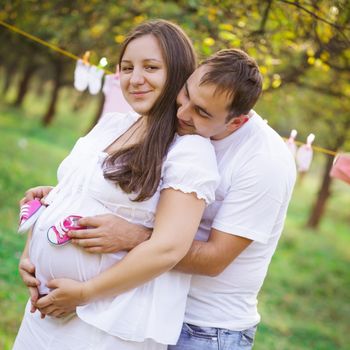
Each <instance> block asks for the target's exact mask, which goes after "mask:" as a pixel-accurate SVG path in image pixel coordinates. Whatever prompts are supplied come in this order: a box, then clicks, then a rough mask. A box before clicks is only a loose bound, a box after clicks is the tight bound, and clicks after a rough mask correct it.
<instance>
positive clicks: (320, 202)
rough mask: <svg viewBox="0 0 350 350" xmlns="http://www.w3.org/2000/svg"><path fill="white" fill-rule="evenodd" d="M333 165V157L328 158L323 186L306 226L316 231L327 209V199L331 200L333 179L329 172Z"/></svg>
mask: <svg viewBox="0 0 350 350" xmlns="http://www.w3.org/2000/svg"><path fill="white" fill-rule="evenodd" d="M332 165H333V157H332V156H327V162H326V166H325V168H324V174H323V180H322V184H321V187H320V190H319V192H318V196H317V199H316V201H315V203H314V205H313V208H312V211H311V214H310V216H309V219H308V222H307V224H306V226H307V227H310V228H313V229H315V228H317V227H318V225H319V223H320V221H321V218H322V215H323V213H324V210H325V208H326V202H327V199H328V198H329V196H330V194H331V183H332V179H331V177H330V176H329V172H330V170H331V168H332Z"/></svg>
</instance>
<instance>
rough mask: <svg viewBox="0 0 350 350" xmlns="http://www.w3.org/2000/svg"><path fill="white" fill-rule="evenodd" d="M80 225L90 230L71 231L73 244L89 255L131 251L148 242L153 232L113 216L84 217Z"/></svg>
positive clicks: (69, 233)
mask: <svg viewBox="0 0 350 350" xmlns="http://www.w3.org/2000/svg"><path fill="white" fill-rule="evenodd" d="M79 225H82V226H87V227H89V229H86V230H79V231H70V232H68V235H69V236H70V237H71V238H72V243H73V244H75V245H77V246H79V247H81V248H83V249H84V250H86V251H87V252H89V253H98V254H102V253H116V252H119V251H121V250H124V251H129V250H131V249H133V248H135V247H136V246H138V245H139V244H140V243H142V242H144V241H146V240H148V239H149V238H150V236H151V234H152V230H151V229H149V228H147V227H144V226H141V225H136V224H132V223H130V222H128V221H126V220H124V219H122V218H121V217H119V216H116V215H113V214H104V215H96V216H90V217H84V218H82V219H80V220H79Z"/></svg>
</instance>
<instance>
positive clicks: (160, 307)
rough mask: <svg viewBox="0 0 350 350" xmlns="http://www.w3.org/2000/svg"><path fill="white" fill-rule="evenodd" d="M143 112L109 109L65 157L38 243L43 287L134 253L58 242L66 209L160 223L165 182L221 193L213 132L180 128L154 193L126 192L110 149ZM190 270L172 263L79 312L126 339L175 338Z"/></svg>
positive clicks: (33, 249) (35, 252)
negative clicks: (109, 168) (54, 233)
mask: <svg viewBox="0 0 350 350" xmlns="http://www.w3.org/2000/svg"><path fill="white" fill-rule="evenodd" d="M138 118H139V116H138V115H137V114H135V113H134V112H132V113H128V114H119V113H113V114H108V115H106V116H104V118H102V119H101V121H100V122H99V123H98V124H97V125H96V126H95V128H94V129H93V130H92V131H91V132H90V133H89V134H88V135H87V136H85V137H82V138H81V139H79V140H78V142H77V143H76V145H75V146H74V148H73V150H72V151H71V153H70V155H69V156H68V157H67V158H66V159H65V160H64V161H63V162H62V163H61V165H60V167H59V169H58V180H59V182H58V185H57V186H56V187H55V189H53V190H52V191H51V192H50V194H49V196H48V198H47V201H48V202H49V203H50V205H49V206H48V207H47V208H46V209H45V211H44V212H43V213H42V215H41V216H40V217H39V219H38V221H37V222H36V224H35V227H34V230H33V236H32V240H31V245H30V258H31V260H32V262H33V264H34V265H35V266H36V276H37V278H38V279H39V280H40V281H41V285H40V287H39V289H40V293H41V294H46V293H47V292H48V290H47V287H46V286H45V285H46V282H47V281H48V280H50V279H53V278H71V279H74V280H78V281H86V280H89V279H91V278H93V277H94V276H96V275H98V274H99V273H100V272H101V271H104V270H106V269H107V268H108V267H110V266H111V265H113V264H115V263H117V262H118V261H120V260H121V259H122V258H123V257H124V256H125V254H126V253H125V252H120V253H116V254H89V253H86V252H85V251H84V250H82V249H80V248H79V247H76V246H75V245H73V244H69V243H68V244H66V245H64V246H52V245H51V244H50V243H49V242H48V240H47V237H46V236H47V231H48V229H49V228H50V227H51V226H52V225H55V224H57V223H58V222H59V221H60V220H61V219H63V218H65V217H66V216H68V215H80V216H92V215H98V214H107V213H114V214H117V215H119V216H121V217H123V218H125V219H126V220H128V221H130V222H133V223H137V224H141V225H144V226H147V227H153V223H154V217H155V211H156V207H157V203H158V199H159V196H160V191H161V190H162V189H164V188H168V187H171V188H175V189H178V190H181V191H183V192H194V193H196V195H197V197H198V198H201V199H204V200H205V201H206V203H207V204H209V203H211V202H213V201H214V198H215V189H216V187H217V185H218V183H219V175H218V171H217V165H216V158H215V152H214V149H213V146H212V145H211V143H210V140H209V139H205V138H203V137H200V136H196V135H186V136H177V135H176V136H175V139H174V141H173V143H172V144H171V146H170V148H169V151H168V154H167V156H166V157H165V159H164V162H163V165H162V173H161V181H160V184H159V187H158V190H157V191H156V193H155V194H154V195H153V196H152V197H151V198H150V199H148V200H145V201H143V202H133V201H132V200H131V199H132V198H134V195H133V194H126V193H124V192H123V191H122V190H121V189H120V188H119V187H117V186H116V185H115V184H114V183H112V182H111V181H109V180H106V179H105V178H104V177H103V168H102V163H103V161H104V160H105V158H106V156H107V154H106V153H105V152H104V150H105V149H106V148H107V147H108V146H109V145H110V144H111V143H112V142H113V141H114V140H115V139H117V138H118V137H119V136H120V135H121V134H123V133H124V132H125V131H126V130H127V129H128V128H129V127H130V126H131V125H132V124H133V123H134V122H135V121H136V120H137V119H138ZM140 264H142V261H140ZM190 278H191V277H190V276H189V275H186V274H182V273H179V272H176V271H170V272H167V273H164V274H163V275H161V276H159V277H158V278H156V279H154V280H152V281H150V282H148V283H145V284H144V285H142V286H140V287H138V288H135V289H133V290H130V291H129V292H126V293H123V294H121V295H120V296H118V297H116V298H106V299H102V300H99V301H97V302H94V303H91V304H88V305H85V306H82V307H78V309H77V314H78V316H79V317H80V318H81V319H82V320H83V321H85V322H87V323H89V324H91V325H93V326H95V327H97V328H99V329H101V330H103V331H106V332H107V333H109V334H111V335H115V336H118V337H120V338H122V339H126V340H133V341H144V340H145V339H153V340H155V341H156V342H158V343H163V344H174V343H176V340H177V338H178V335H179V333H180V330H181V326H182V321H183V317H184V312H185V304H186V296H187V292H188V289H189V284H190ZM169 315H171V317H169ZM43 321H45V320H43ZM59 331H60V330H59V329H57V332H59ZM62 336H64V335H62Z"/></svg>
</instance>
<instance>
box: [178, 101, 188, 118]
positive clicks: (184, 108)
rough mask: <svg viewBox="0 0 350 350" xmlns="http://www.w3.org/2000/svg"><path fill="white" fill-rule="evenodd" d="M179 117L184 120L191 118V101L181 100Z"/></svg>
mask: <svg viewBox="0 0 350 350" xmlns="http://www.w3.org/2000/svg"><path fill="white" fill-rule="evenodd" d="M177 117H178V118H179V119H181V120H183V121H190V120H191V108H190V103H189V102H185V101H184V102H180V103H179V106H178V109H177Z"/></svg>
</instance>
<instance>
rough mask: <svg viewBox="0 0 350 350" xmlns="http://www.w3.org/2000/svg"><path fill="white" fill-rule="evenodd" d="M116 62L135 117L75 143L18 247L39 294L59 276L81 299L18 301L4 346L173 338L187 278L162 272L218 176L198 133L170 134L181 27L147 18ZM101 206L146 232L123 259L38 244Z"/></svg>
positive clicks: (127, 343)
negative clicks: (74, 304)
mask: <svg viewBox="0 0 350 350" xmlns="http://www.w3.org/2000/svg"><path fill="white" fill-rule="evenodd" d="M119 64H120V67H121V75H120V81H121V87H122V90H123V93H124V96H125V98H126V99H127V101H128V103H129V104H130V105H131V106H132V108H133V109H134V111H135V112H132V113H128V114H110V115H105V116H104V117H103V118H102V119H101V121H100V122H99V123H98V124H97V125H96V126H95V128H94V129H93V130H92V131H91V132H90V133H89V134H88V135H86V136H85V137H82V138H81V139H79V140H78V142H77V143H76V145H75V146H74V148H73V150H72V151H71V153H70V154H69V156H68V157H67V158H66V159H65V160H64V161H63V162H62V163H61V165H60V166H59V169H58V174H57V175H58V185H57V186H56V187H55V188H54V189H53V190H52V191H51V192H50V193H49V195H48V197H47V199H46V201H47V202H48V203H49V205H48V207H47V208H46V209H45V210H44V211H43V213H42V214H41V215H40V217H39V219H38V220H37V222H36V223H35V225H34V227H33V230H32V233H31V234H30V235H29V237H28V242H27V246H26V249H25V252H24V256H25V257H28V258H29V259H30V260H31V261H32V263H33V264H34V265H35V269H36V277H37V279H38V280H39V281H40V286H39V287H38V288H39V293H40V294H41V295H46V294H49V296H50V295H53V296H55V295H56V294H55V293H58V292H57V291H58V290H60V288H58V289H54V290H50V289H49V288H47V286H46V284H47V282H48V281H50V280H52V279H62V280H61V282H62V288H63V289H64V288H68V289H69V291H70V292H71V293H72V295H78V296H79V297H80V298H81V299H82V300H83V301H84V305H80V306H79V307H78V308H77V310H76V313H74V314H72V315H69V316H65V317H61V318H55V317H51V316H46V317H45V318H43V319H42V318H41V314H40V312H38V311H37V312H34V313H31V312H30V310H31V303H30V301H28V304H27V307H26V310H25V314H24V318H23V321H22V324H21V328H20V330H19V333H18V335H17V338H16V342H15V345H14V349H15V350H23V349H36V350H41V349H42V350H44V349H45V350H48V349H51V350H52V349H57V350H58V349H59V350H62V349H84V350H86V349H102V350H103V349H106V350H112V349H113V350H114V349H121V350H129V349H130V350H133V349H135V350H136V349H147V350H153V349H154V350H158V349H159V350H161V349H166V348H167V344H175V343H176V341H177V338H178V336H179V334H180V330H181V326H182V321H183V315H184V308H185V304H186V295H187V291H188V288H189V282H190V276H189V275H185V274H182V273H180V272H176V271H170V270H171V268H172V267H173V266H174V265H175V264H176V263H177V262H178V261H180V260H181V258H182V257H183V256H184V255H185V254H186V252H187V251H188V249H189V248H190V245H191V243H192V240H193V237H194V235H195V233H196V231H197V227H198V224H199V222H200V219H201V216H202V213H203V210H204V208H205V205H206V204H208V203H210V202H212V201H213V200H214V193H215V189H216V186H217V184H218V180H219V179H218V173H217V168H216V159H215V153H214V150H213V148H212V146H211V143H210V141H209V139H205V138H203V137H200V136H197V135H184V136H179V135H177V134H176V103H175V100H176V96H177V94H178V92H179V91H180V89H181V87H182V86H183V84H184V83H185V81H186V79H187V78H188V76H189V75H190V74H191V73H192V71H193V70H194V68H195V55H194V52H193V48H192V45H191V43H190V40H189V39H188V38H187V36H186V35H185V34H184V33H183V32H182V30H181V29H179V28H178V27H177V26H175V25H173V24H171V23H169V22H166V21H152V22H147V23H144V24H141V25H140V26H138V27H136V28H135V29H134V30H133V31H132V32H131V33H130V35H129V36H128V37H127V38H126V40H125V42H124V44H123V46H122V48H121V53H120V60H119ZM106 213H114V214H116V215H119V216H121V217H123V218H125V219H126V220H128V221H130V222H133V223H137V224H141V225H144V226H148V227H150V228H153V234H152V237H151V238H150V239H149V240H147V241H145V242H144V243H142V244H140V245H139V246H138V247H136V248H135V249H133V250H132V251H131V252H129V253H128V254H126V253H116V254H101V255H98V254H89V253H86V252H85V251H83V250H82V249H79V248H78V247H76V246H73V245H72V244H70V243H67V244H65V245H53V244H51V243H50V242H49V241H48V236H49V238H50V239H51V240H52V235H51V234H52V228H56V229H57V228H59V225H60V222H62V220H64V219H65V218H66V217H69V216H71V215H76V216H83V217H84V216H92V215H97V214H106ZM58 231H59V229H58ZM44 298H45V297H44ZM44 298H43V299H42V300H44ZM46 298H48V296H47V297H46Z"/></svg>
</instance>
